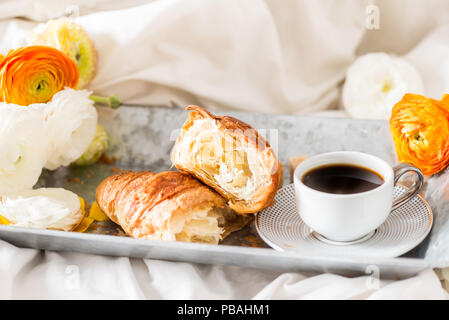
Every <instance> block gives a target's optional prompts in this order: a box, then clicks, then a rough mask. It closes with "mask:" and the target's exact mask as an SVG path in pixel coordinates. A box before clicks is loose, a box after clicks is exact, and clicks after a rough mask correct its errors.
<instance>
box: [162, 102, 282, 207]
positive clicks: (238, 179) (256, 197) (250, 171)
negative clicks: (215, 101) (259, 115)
mask: <svg viewBox="0 0 449 320" xmlns="http://www.w3.org/2000/svg"><path fill="white" fill-rule="evenodd" d="M186 109H187V110H192V112H191V113H190V114H189V118H188V119H187V121H186V122H185V123H184V125H183V127H182V132H181V134H180V135H179V137H178V138H177V140H176V143H175V145H174V147H173V150H172V153H171V160H172V162H173V164H174V165H175V166H176V168H178V170H179V171H181V172H186V173H190V174H192V175H194V176H196V177H197V178H198V179H200V180H201V181H203V182H204V183H205V184H207V185H209V186H210V187H212V188H213V189H215V190H216V191H217V192H218V193H220V194H221V195H222V196H223V197H225V198H226V199H227V200H228V201H229V206H230V207H231V208H232V209H234V210H235V211H236V212H237V213H239V214H247V213H255V212H258V211H260V210H262V209H264V208H265V207H267V206H270V205H271V204H272V203H273V198H274V196H275V194H276V191H277V189H278V187H279V185H280V183H281V179H282V166H281V164H280V162H279V160H278V158H277V156H276V154H275V153H274V151H273V150H272V148H271V147H270V145H269V144H268V142H267V141H266V140H265V139H264V138H263V137H262V136H261V135H259V133H258V132H257V131H256V130H254V129H253V128H252V127H251V126H249V125H248V124H246V123H244V122H242V121H240V120H238V119H235V118H233V117H228V116H214V115H212V114H211V113H210V112H208V111H206V110H205V109H203V108H201V107H198V106H188V107H187V108H186Z"/></svg>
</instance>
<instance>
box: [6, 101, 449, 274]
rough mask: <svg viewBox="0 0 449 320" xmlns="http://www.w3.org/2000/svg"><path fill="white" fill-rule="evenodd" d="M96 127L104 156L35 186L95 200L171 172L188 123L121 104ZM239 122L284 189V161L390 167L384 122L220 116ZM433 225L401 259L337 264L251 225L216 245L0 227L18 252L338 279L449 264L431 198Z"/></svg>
mask: <svg viewBox="0 0 449 320" xmlns="http://www.w3.org/2000/svg"><path fill="white" fill-rule="evenodd" d="M98 110H99V114H100V122H101V123H102V124H103V125H104V126H105V128H106V130H107V132H108V133H109V135H110V141H111V147H110V149H109V150H108V154H107V156H108V158H109V159H111V160H113V161H101V162H99V163H97V164H95V165H93V166H90V167H85V168H82V167H67V168H60V169H58V170H56V171H53V172H50V171H44V172H43V174H42V176H41V179H40V180H39V182H38V186H40V187H41V186H47V187H64V188H67V189H69V190H72V191H74V192H75V193H77V194H78V195H80V196H82V197H83V198H84V199H85V200H86V202H87V203H88V204H91V203H92V202H93V201H94V197H95V188H96V187H97V185H98V184H99V183H100V182H101V181H102V180H103V179H104V178H105V177H107V176H109V175H111V174H113V173H114V172H117V171H118V170H121V169H131V170H152V171H155V172H159V171H164V170H173V169H172V168H171V163H170V150H171V148H172V146H173V143H174V140H175V139H176V137H177V135H178V133H179V130H180V128H181V126H182V124H183V123H184V121H185V119H186V118H187V112H186V111H184V110H183V109H181V108H166V107H139V106H123V107H121V108H120V109H118V110H116V111H112V110H109V109H106V108H98ZM217 113H221V114H228V115H232V116H234V117H237V118H239V119H241V120H243V121H245V122H247V123H249V124H251V125H252V126H253V127H254V128H256V129H257V130H259V132H261V133H262V134H263V135H264V136H265V137H266V138H267V139H268V140H269V141H270V144H271V145H272V147H273V148H275V150H277V154H278V155H279V157H280V160H281V162H282V163H283V164H284V166H285V169H286V170H284V184H288V183H290V177H289V172H288V171H289V170H288V165H287V163H288V159H289V158H290V157H293V156H297V155H304V154H307V155H313V154H317V153H321V152H327V151H336V150H355V151H362V152H367V153H371V154H374V155H377V156H379V157H381V158H383V159H385V160H386V161H387V162H389V163H391V164H394V163H395V157H394V152H393V146H392V139H391V137H390V134H389V131H388V123H387V122H385V121H370V120H368V121H360V120H350V119H332V118H318V117H302V116H287V115H272V114H260V113H246V112H229V111H223V112H220V111H217ZM430 205H431V206H432V209H433V213H434V217H435V221H434V227H433V230H432V232H431V233H430V234H429V236H428V237H427V238H426V239H425V240H424V241H423V242H422V243H421V244H420V245H419V246H418V247H416V248H415V249H413V250H412V251H410V252H408V253H407V254H405V255H403V256H401V257H399V258H389V259H347V258H345V259H342V258H330V257H324V256H305V255H301V254H292V253H285V252H278V251H275V250H273V249H271V248H269V247H268V246H267V245H266V244H265V243H264V242H263V241H262V240H261V239H260V238H259V237H258V235H257V232H256V231H255V228H254V224H251V225H249V226H248V227H246V228H245V229H243V230H241V231H238V232H235V233H233V234H231V235H230V236H229V237H228V238H226V240H225V241H224V242H223V243H222V244H219V245H208V244H195V243H182V242H162V241H150V240H138V239H132V238H129V237H126V236H124V233H123V231H122V230H121V229H120V227H119V226H117V225H115V224H113V223H112V222H101V223H100V222H98V223H95V224H93V225H91V227H90V228H89V230H88V232H87V233H75V232H63V231H52V230H40V229H27V228H19V227H10V226H0V238H1V239H4V240H7V241H9V242H11V243H12V244H15V245H17V246H20V247H30V248H36V249H47V250H55V251H77V252H85V253H91V254H101V255H111V256H127V257H137V258H152V259H164V260H172V261H188V262H195V263H210V264H231V265H240V266H245V267H254V268H269V269H276V270H282V271H302V272H304V271H316V272H332V273H338V274H342V275H348V276H353V275H360V274H367V273H368V274H371V273H373V272H375V273H376V274H379V275H380V276H381V277H383V278H390V279H399V278H405V277H409V276H412V275H414V274H416V273H418V272H420V271H422V270H424V269H426V268H430V267H432V268H440V267H446V266H449V250H445V249H446V248H447V243H448V242H447V241H442V240H444V239H445V238H446V235H445V230H446V229H447V228H449V226H448V227H446V224H447V223H449V219H448V218H447V214H445V213H447V210H445V208H446V207H447V202H444V201H439V200H438V199H437V200H435V201H433V202H432V201H430Z"/></svg>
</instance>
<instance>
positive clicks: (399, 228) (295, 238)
mask: <svg viewBox="0 0 449 320" xmlns="http://www.w3.org/2000/svg"><path fill="white" fill-rule="evenodd" d="M404 190H405V189H404V188H403V187H400V186H396V187H395V190H394V197H395V198H396V197H398V196H399V195H401V194H402V193H403V192H404ZM275 200H276V203H275V204H274V205H273V206H272V207H269V208H267V209H265V210H262V211H261V212H259V213H258V214H257V216H256V229H257V232H258V233H259V235H260V237H261V238H262V239H263V240H264V241H265V242H266V243H267V244H268V245H270V246H271V247H272V248H274V249H276V250H278V251H289V252H297V253H301V254H302V255H315V256H316V255H319V256H338V257H360V258H391V257H397V256H400V255H402V254H404V253H406V252H408V251H410V250H411V249H413V248H414V247H416V246H417V245H418V244H419V243H420V242H421V241H422V240H424V238H425V237H426V236H427V234H428V233H429V232H430V229H431V228H432V222H433V218H432V210H431V209H430V206H429V205H428V204H427V202H426V201H425V200H424V199H423V198H422V197H421V196H419V195H418V196H416V197H415V198H413V199H412V200H410V201H409V202H407V203H406V204H405V205H403V206H402V207H400V208H398V209H396V210H394V211H392V212H391V213H390V215H389V216H388V218H387V220H386V221H385V222H384V223H383V224H382V225H381V226H380V227H378V228H377V229H376V230H375V232H372V233H370V234H369V235H367V236H365V237H363V238H362V239H360V240H357V241H354V242H351V243H342V242H334V241H331V240H328V239H326V238H324V237H323V236H321V235H320V234H318V233H316V232H314V231H312V230H311V229H310V228H309V227H308V226H307V225H306V224H305V223H304V222H303V221H302V219H301V217H300V216H299V214H298V212H297V211H296V203H295V188H294V186H293V184H290V185H287V186H285V187H283V188H282V189H280V190H279V191H278V193H277V195H276V197H275Z"/></svg>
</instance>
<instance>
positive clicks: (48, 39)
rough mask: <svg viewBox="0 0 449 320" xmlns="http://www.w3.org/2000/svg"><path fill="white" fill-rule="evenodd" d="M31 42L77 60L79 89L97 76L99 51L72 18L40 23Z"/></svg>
mask: <svg viewBox="0 0 449 320" xmlns="http://www.w3.org/2000/svg"><path fill="white" fill-rule="evenodd" d="M31 43H32V44H34V45H45V46H49V47H53V48H56V49H58V50H61V51H62V52H64V53H65V54H66V55H67V56H68V57H70V58H71V59H72V60H73V61H75V62H76V65H77V67H78V71H79V74H80V79H79V82H78V85H77V87H76V88H77V89H82V88H84V87H86V86H87V84H88V83H89V82H90V81H91V80H92V78H93V77H94V76H95V71H96V70H95V69H96V64H97V51H96V49H95V47H94V45H93V43H92V41H91V39H90V38H89V36H88V34H87V33H86V32H85V31H84V30H83V28H81V27H80V26H79V25H77V24H76V23H75V22H73V21H72V20H71V19H69V18H61V19H56V20H50V21H49V22H47V23H46V24H40V25H38V26H37V27H36V29H34V38H33V39H32V41H31Z"/></svg>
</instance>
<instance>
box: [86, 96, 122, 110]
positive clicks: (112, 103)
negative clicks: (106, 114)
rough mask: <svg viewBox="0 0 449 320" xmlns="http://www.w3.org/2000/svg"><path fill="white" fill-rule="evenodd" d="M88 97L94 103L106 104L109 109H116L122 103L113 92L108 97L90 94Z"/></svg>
mask: <svg viewBox="0 0 449 320" xmlns="http://www.w3.org/2000/svg"><path fill="white" fill-rule="evenodd" d="M89 98H90V100H92V101H94V102H95V103H101V104H107V105H109V107H110V108H111V109H117V108H118V107H120V106H121V105H122V102H121V101H120V99H119V98H118V97H117V96H116V95H115V94H113V95H111V96H109V97H102V96H96V95H93V94H92V95H91V96H90V97H89Z"/></svg>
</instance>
